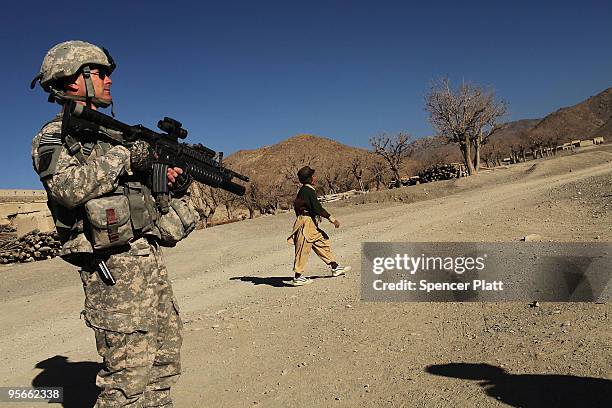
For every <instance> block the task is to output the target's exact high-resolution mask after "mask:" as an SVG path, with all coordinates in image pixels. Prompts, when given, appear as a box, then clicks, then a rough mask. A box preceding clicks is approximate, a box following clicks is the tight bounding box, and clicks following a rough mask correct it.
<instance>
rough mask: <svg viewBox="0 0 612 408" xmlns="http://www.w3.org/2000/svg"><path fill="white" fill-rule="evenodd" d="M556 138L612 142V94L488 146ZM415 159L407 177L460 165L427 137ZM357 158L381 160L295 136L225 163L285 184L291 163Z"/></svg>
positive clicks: (449, 148) (520, 125) (527, 122)
mask: <svg viewBox="0 0 612 408" xmlns="http://www.w3.org/2000/svg"><path fill="white" fill-rule="evenodd" d="M555 135H558V136H559V138H560V141H561V142H565V141H569V140H573V139H588V138H593V137H595V136H603V137H604V138H605V139H606V140H610V139H611V138H612V88H608V89H606V90H604V91H602V92H600V93H599V94H597V95H595V96H592V97H590V98H588V99H586V100H584V101H582V102H580V103H578V104H576V105H574V106H570V107H565V108H561V109H559V110H557V111H555V112H552V113H550V114H549V115H547V116H545V117H544V118H542V119H521V120H517V121H513V122H508V123H507V124H506V127H505V128H504V129H502V130H500V131H499V132H498V133H496V134H495V135H494V136H493V137H492V138H491V141H490V143H492V144H495V145H496V146H497V148H498V149H501V150H505V149H508V148H509V146H511V145H517V144H519V143H526V142H525V140H526V139H528V138H533V137H547V136H555ZM413 147H414V154H413V156H412V159H411V163H410V164H409V165H408V166H407V168H406V169H404V173H405V174H412V172H413V171H414V167H418V166H421V167H423V166H427V165H431V164H434V163H439V162H447V163H448V162H460V161H462V158H461V155H460V153H459V149H458V148H457V146H455V145H453V144H448V143H446V141H445V139H444V138H442V137H439V136H431V137H425V138H421V139H417V140H415V141H414V144H413ZM356 157H359V158H361V159H362V161H363V163H364V166H367V165H370V164H371V163H373V162H374V161H375V160H377V158H376V156H375V155H374V153H372V152H371V151H368V150H367V149H363V148H358V147H353V146H348V145H345V144H342V143H339V142H337V141H334V140H332V139H329V138H326V137H319V136H315V135H307V134H302V135H297V136H293V137H290V138H288V139H285V140H283V141H281V142H279V143H277V144H274V145H271V146H265V147H261V148H258V149H253V150H240V151H238V152H236V153H234V154H232V155H230V156H228V157H227V158H226V162H227V163H228V164H230V165H231V166H232V167H233V168H234V169H235V170H237V171H239V172H244V173H245V174H248V175H249V176H251V178H252V179H254V180H257V181H261V182H267V183H281V182H283V180H284V175H283V171H284V170H285V169H286V168H287V166H289V165H291V161H296V162H299V161H301V160H302V161H304V160H308V159H312V162H311V164H312V165H313V167H315V168H316V167H317V166H318V167H319V168H324V167H329V166H330V165H341V166H345V167H348V166H349V165H350V162H351V161H352V160H353V159H354V158H356ZM299 164H306V163H305V162H304V163H295V165H296V166H297V165H299Z"/></svg>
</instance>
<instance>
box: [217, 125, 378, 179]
mask: <svg viewBox="0 0 612 408" xmlns="http://www.w3.org/2000/svg"><path fill="white" fill-rule="evenodd" d="M354 158H360V159H361V161H362V167H364V168H365V167H368V166H369V164H371V163H372V162H373V161H374V160H375V155H374V153H372V152H370V151H368V150H366V149H362V148H359V147H352V146H347V145H345V144H342V143H339V142H336V141H334V140H331V139H328V138H326V137H319V136H314V135H297V136H293V137H290V138H289V139H286V140H283V141H281V142H279V143H277V144H274V145H272V146H265V147H261V148H259V149H253V150H239V151H237V152H236V153H233V154H232V155H230V156H228V157H227V159H226V160H225V161H226V163H227V164H228V165H229V166H230V167H232V168H233V169H234V170H236V171H238V172H242V173H244V174H247V175H248V176H249V177H250V178H251V180H254V181H255V182H258V183H261V184H266V185H268V184H275V183H282V182H284V181H285V180H286V179H287V177H288V176H291V174H295V172H296V171H297V169H299V168H300V167H302V166H304V165H307V164H308V165H310V166H312V167H313V168H315V169H316V170H318V172H317V174H318V176H319V179H320V180H322V178H323V176H324V175H328V176H331V177H333V176H335V174H330V173H333V172H332V171H331V170H332V169H338V168H345V169H348V167H349V166H350V164H351V162H352V160H353V159H354Z"/></svg>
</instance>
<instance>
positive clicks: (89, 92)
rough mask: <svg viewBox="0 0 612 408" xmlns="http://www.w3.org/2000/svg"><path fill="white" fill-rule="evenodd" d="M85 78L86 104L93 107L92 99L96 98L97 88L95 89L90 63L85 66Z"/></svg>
mask: <svg viewBox="0 0 612 408" xmlns="http://www.w3.org/2000/svg"><path fill="white" fill-rule="evenodd" d="M83 79H84V80H85V104H86V105H87V107H88V108H91V104H92V103H91V99H92V98H95V96H96V90H95V89H94V86H93V82H92V81H91V71H90V70H89V65H85V66H84V67H83Z"/></svg>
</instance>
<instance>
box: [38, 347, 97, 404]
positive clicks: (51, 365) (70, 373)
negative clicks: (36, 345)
mask: <svg viewBox="0 0 612 408" xmlns="http://www.w3.org/2000/svg"><path fill="white" fill-rule="evenodd" d="M36 368H41V369H42V370H43V371H42V372H40V373H39V374H38V375H37V376H36V377H35V378H34V379H33V380H32V386H33V387H63V388H64V402H63V404H62V405H63V406H64V407H65V408H77V407H79V408H82V407H93V405H94V404H95V402H96V399H97V398H98V394H100V389H99V388H98V387H97V386H96V374H97V373H98V371H100V370H101V369H102V364H100V363H93V362H91V361H81V362H77V363H72V362H69V361H68V358H67V357H64V356H55V357H51V358H48V359H46V360H43V361H41V362H39V363H38V364H36Z"/></svg>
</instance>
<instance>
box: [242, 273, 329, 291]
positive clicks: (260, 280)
mask: <svg viewBox="0 0 612 408" xmlns="http://www.w3.org/2000/svg"><path fill="white" fill-rule="evenodd" d="M331 277H332V276H331V275H330V276H309V277H308V278H310V279H326V278H331ZM291 279H292V278H291V276H268V277H260V276H234V277H233V278H230V280H239V281H242V282H251V283H252V284H253V285H268V286H272V287H275V288H283V287H288V286H291V285H289V283H288V282H289V281H291Z"/></svg>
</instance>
